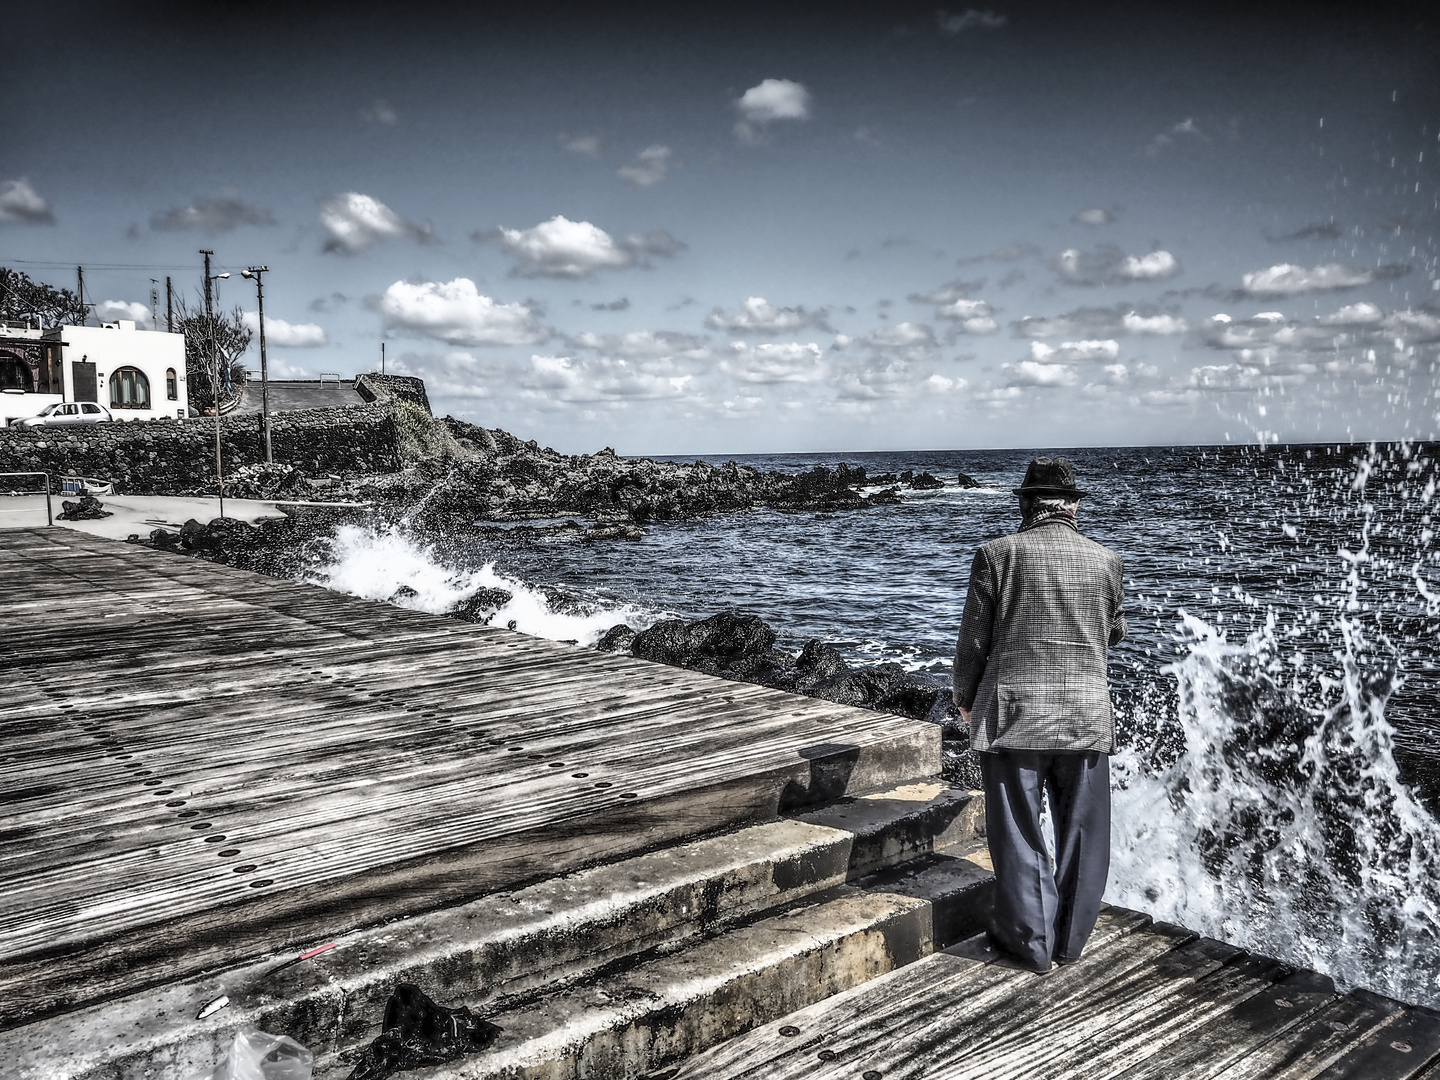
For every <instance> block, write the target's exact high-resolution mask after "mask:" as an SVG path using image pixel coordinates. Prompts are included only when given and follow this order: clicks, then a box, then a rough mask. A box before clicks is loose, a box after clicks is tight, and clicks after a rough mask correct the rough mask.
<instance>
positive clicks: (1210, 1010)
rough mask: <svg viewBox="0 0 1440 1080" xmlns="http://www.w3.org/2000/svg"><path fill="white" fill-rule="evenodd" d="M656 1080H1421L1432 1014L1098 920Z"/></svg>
mask: <svg viewBox="0 0 1440 1080" xmlns="http://www.w3.org/2000/svg"><path fill="white" fill-rule="evenodd" d="M661 1075H663V1076H664V1077H665V1078H666V1080H880V1078H884V1080H922V1078H923V1080H1122V1078H1123V1080H1211V1078H1215V1080H1220V1078H1223V1080H1413V1078H1420V1077H1423V1078H1424V1080H1436V1078H1440V1014H1437V1013H1435V1012H1433V1011H1431V1010H1428V1009H1421V1008H1416V1007H1407V1006H1404V1005H1402V1004H1401V1003H1399V1002H1396V1001H1391V1000H1390V999H1388V998H1382V997H1379V996H1377V995H1373V994H1367V993H1365V992H1364V991H1356V992H1353V993H1350V994H1347V995H1343V996H1341V995H1337V994H1336V992H1335V988H1334V985H1333V984H1332V983H1331V981H1330V980H1329V979H1328V978H1326V977H1325V976H1323V975H1318V974H1316V973H1315V972H1313V971H1297V970H1295V969H1293V968H1290V967H1287V966H1286V965H1284V964H1281V963H1279V962H1278V961H1276V960H1272V959H1269V958H1267V957H1263V956H1257V955H1253V954H1250V953H1246V952H1245V951H1244V950H1243V949H1237V948H1235V947H1234V946H1231V945H1226V944H1224V943H1222V942H1219V941H1214V940H1211V939H1209V938H1201V937H1197V936H1196V935H1195V934H1193V933H1191V932H1190V931H1188V930H1184V929H1182V928H1181V927H1178V926H1173V925H1169V924H1163V923H1152V922H1151V920H1150V918H1149V917H1148V916H1146V915H1143V914H1140V913H1138V912H1134V911H1126V910H1124V909H1122V908H1107V909H1106V910H1105V911H1104V912H1103V913H1102V914H1101V918H1100V924H1099V925H1098V926H1097V927H1096V931H1095V934H1094V935H1093V936H1092V938H1091V940H1090V943H1089V945H1088V946H1087V947H1086V950H1085V955H1084V956H1082V957H1081V959H1080V960H1079V961H1078V962H1076V963H1074V964H1070V965H1066V966H1063V967H1058V968H1054V969H1052V970H1051V971H1050V972H1048V973H1046V974H1045V975H1033V974H1031V973H1030V972H1028V971H1025V970H1023V969H1021V968H1019V967H1018V966H1016V965H1013V964H1011V963H1009V962H1008V961H1005V960H997V959H996V955H995V953H994V952H993V951H991V950H990V949H988V948H987V947H986V946H985V944H984V938H983V936H982V937H979V938H974V939H971V940H969V941H966V942H963V943H961V944H960V945H957V946H955V947H953V948H950V949H947V950H945V951H943V952H937V953H933V954H932V955H930V956H928V957H926V958H925V959H923V960H920V961H918V962H917V963H914V964H911V965H910V966H909V967H905V968H901V969H899V970H897V971H894V972H891V973H890V974H888V975H885V976H882V977H880V978H878V979H876V980H874V981H872V982H869V983H866V984H864V985H862V986H859V987H857V988H856V989H853V990H850V991H847V992H845V993H842V994H838V995H836V996H835V997H832V998H829V999H827V1000H825V1001H822V1002H820V1003H819V1004H816V1005H812V1006H810V1007H809V1008H806V1009H802V1010H801V1011H799V1012H796V1013H792V1014H791V1015H789V1016H787V1017H785V1018H784V1019H783V1020H779V1021H776V1022H775V1023H772V1024H768V1025H766V1026H764V1027H760V1028H756V1029H755V1030H753V1031H751V1032H749V1033H748V1034H746V1035H742V1036H740V1037H738V1038H736V1039H733V1040H731V1041H730V1042H728V1043H722V1044H721V1045H719V1046H717V1047H716V1048H715V1049H713V1050H711V1051H709V1052H707V1053H704V1054H701V1055H699V1056H697V1057H694V1058H692V1059H690V1060H689V1061H688V1062H686V1063H685V1064H684V1065H683V1066H682V1067H680V1068H678V1069H674V1070H666V1071H665V1072H664V1073H663V1074H661Z"/></svg>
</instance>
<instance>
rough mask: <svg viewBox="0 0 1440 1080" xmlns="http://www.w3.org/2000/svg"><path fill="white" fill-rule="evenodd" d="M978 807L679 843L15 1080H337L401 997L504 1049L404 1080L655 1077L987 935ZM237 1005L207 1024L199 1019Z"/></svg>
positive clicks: (959, 798)
mask: <svg viewBox="0 0 1440 1080" xmlns="http://www.w3.org/2000/svg"><path fill="white" fill-rule="evenodd" d="M982 828H983V806H982V800H981V797H980V796H979V795H978V794H977V793H973V792H966V791H961V790H958V789H954V788H950V787H948V786H945V785H943V784H941V783H939V782H937V781H935V780H933V779H924V780H918V781H915V782H912V783H907V784H902V785H899V786H897V787H894V788H891V789H890V790H887V791H882V792H878V793H874V794H870V795H864V796H861V797H858V798H846V799H842V800H840V801H838V802H835V803H832V804H830V805H827V806H824V807H822V808H820V809H818V810H812V811H810V812H807V813H803V814H799V815H796V816H793V817H788V818H783V819H781V820H778V821H771V822H766V823H762V824H758V825H751V826H749V827H745V828H741V829H738V830H734V831H730V832H726V833H722V834H719V835H715V836H710V837H706V838H701V839H697V840H692V841H689V842H685V843H680V844H675V845H671V846H668V847H664V848H661V849H659V850H656V851H652V852H650V853H648V854H643V855H639V856H635V857H631V858H627V859H623V860H620V861H617V862H612V863H608V864H605V865H602V866H598V867H593V868H591V869H587V870H582V871H579V872H576V873H570V874H565V875H562V876H557V877H555V878H551V879H549V880H545V881H542V882H539V883H537V884H534V885H531V886H529V887H526V888H522V889H517V890H513V891H508V892H503V893H495V894H491V895H489V896H486V897H483V898H481V899H479V900H475V901H472V902H470V903H467V904H464V905H461V906H457V907H452V908H447V909H444V910H441V911H436V912H431V913H428V914H425V915H420V916H415V917H411V918H406V919H400V920H397V921H395V922H391V923H389V924H387V925H384V926H382V927H378V928H372V929H368V930H363V931H357V932H355V933H351V934H348V935H345V936H343V937H340V938H337V939H336V940H335V941H334V942H333V943H332V942H297V943H295V946H296V947H295V950H294V954H293V955H298V954H299V953H301V952H302V951H304V950H308V949H309V948H313V947H317V946H319V945H326V944H333V945H334V947H333V948H331V949H329V950H328V951H326V952H324V953H323V954H320V955H317V956H315V957H314V958H313V959H309V960H305V961H302V962H300V963H295V964H291V965H290V966H287V967H285V968H283V969H281V970H276V967H277V959H279V960H283V959H284V957H280V958H271V959H269V960H267V961H266V962H265V963H263V964H252V965H249V966H246V967H242V968H235V969H231V970H227V971H223V972H219V973H212V974H209V975H206V976H202V977H197V978H193V979H189V980H186V981H183V982H176V983H172V984H169V985H167V986H165V987H162V988H160V989H159V990H155V991H150V992H147V993H144V994H137V995H133V996H131V997H128V998H123V999H120V1000H116V1001H111V1002H108V1003H106V1004H102V1005H97V1006H93V1007H90V1008H87V1009H84V1010H80V1011H77V1012H72V1013H67V1014H64V1015H62V1016H58V1017H53V1018H50V1019H48V1020H45V1021H41V1022H38V1023H34V1024H30V1025H27V1026H25V1027H22V1028H19V1029H16V1030H13V1031H9V1032H4V1033H0V1056H3V1058H4V1060H6V1062H7V1067H6V1075H7V1076H8V1075H14V1076H17V1077H20V1078H24V1080H38V1078H40V1077H56V1078H62V1077H63V1078H64V1080H82V1078H84V1080H100V1078H106V1080H112V1078H113V1080H122V1078H123V1080H139V1078H141V1077H144V1078H145V1080H161V1078H170V1077H173V1078H175V1080H185V1078H187V1077H190V1076H191V1075H193V1074H195V1073H197V1072H202V1071H205V1070H208V1069H209V1068H211V1067H212V1066H213V1064H214V1063H215V1062H217V1061H219V1060H220V1059H221V1058H222V1057H223V1055H224V1053H225V1050H226V1048H227V1047H228V1045H229V1043H230V1041H231V1039H232V1038H233V1036H234V1033H235V1031H237V1030H239V1029H241V1028H246V1027H253V1028H258V1029H260V1030H263V1031H268V1032H272V1033H276V1034H284V1035H289V1036H290V1037H292V1038H294V1039H296V1040H297V1041H299V1042H301V1043H303V1044H304V1045H306V1046H308V1047H310V1048H311V1050H312V1051H313V1052H314V1053H315V1056H316V1067H315V1076H316V1078H317V1080H332V1078H343V1077H345V1076H346V1075H348V1073H349V1071H350V1069H351V1068H352V1067H353V1065H354V1063H355V1061H356V1060H357V1058H358V1055H359V1054H360V1052H361V1051H362V1050H363V1048H364V1047H365V1045H366V1044H367V1043H368V1042H369V1041H370V1040H371V1039H372V1038H374V1037H375V1036H376V1035H378V1034H379V1032H380V1023H381V1016H382V1014H383V1011H384V1006H385V1002H386V1000H387V999H388V997H389V995H390V992H391V991H392V990H393V988H394V987H395V986H396V985H397V984H399V983H401V982H411V983H415V984H416V985H418V986H419V987H420V988H421V989H422V990H423V991H425V992H426V993H427V994H428V995H430V996H431V997H432V998H433V999H434V1000H435V1001H437V1002H439V1003H441V1004H445V1005H460V1004H464V1005H468V1006H469V1007H470V1008H471V1010H472V1011H474V1012H475V1013H476V1014H477V1015H480V1016H483V1017H484V1018H485V1019H486V1020H488V1021H490V1022H491V1023H493V1024H495V1025H497V1026H498V1027H499V1028H500V1029H501V1034H500V1036H499V1038H498V1040H497V1041H496V1042H495V1043H494V1045H492V1046H491V1047H490V1048H489V1049H487V1050H485V1051H483V1052H481V1053H478V1054H475V1055H472V1056H470V1057H466V1058H463V1059H461V1060H459V1061H456V1062H452V1063H450V1064H448V1065H443V1066H436V1067H433V1068H429V1069H420V1070H416V1071H414V1072H409V1073H405V1074H403V1075H404V1076H407V1077H415V1078H416V1080H420V1078H421V1077H429V1078H436V1080H438V1078H440V1077H444V1078H447V1080H448V1078H461V1077H464V1078H470V1080H482V1078H484V1080H491V1078H494V1080H499V1078H502V1077H503V1078H507V1080H509V1078H521V1077H524V1078H534V1080H541V1078H544V1080H552V1078H554V1080H559V1078H572V1077H573V1078H579V1077H605V1078H613V1080H638V1078H641V1077H657V1078H658V1077H659V1076H662V1075H664V1074H665V1072H666V1071H667V1070H668V1069H670V1068H671V1067H673V1066H674V1064H675V1063H677V1062H679V1061H681V1060H683V1059H684V1058H687V1057H689V1056H691V1055H694V1054H696V1053H698V1052H700V1051H703V1050H705V1049H706V1048H708V1047H711V1046H714V1045H716V1044H717V1043H719V1042H721V1041H723V1040H725V1039H729V1038H732V1037H734V1036H736V1035H739V1034H742V1033H744V1032H746V1031H749V1030H751V1029H753V1028H755V1027H757V1026H759V1025H763V1024H766V1023H768V1022H770V1021H773V1020H776V1019H778V1018H780V1017H783V1016H785V1015H787V1014H789V1013H791V1012H794V1011H795V1010H797V1009H803V1008H805V1007H806V1006H809V1005H812V1004H814V1003H816V1002H818V1001H821V1000H823V999H825V998H827V997H829V996H831V995H834V994H836V993H839V992H841V991H845V990H849V989H851V988H853V987H856V986H859V985H861V984H863V983H865V982H867V981H868V980H871V979H873V978H875V977H877V976H881V975H884V974H886V973H888V972H890V971H893V970H895V969H897V968H900V967H903V966H905V965H907V964H910V963H913V962H915V961H917V960H920V959H922V958H923V957H926V956H928V955H930V954H931V953H933V952H935V951H936V950H937V949H940V948H944V947H945V946H948V945H950V944H952V943H954V942H955V941H958V940H960V939H961V938H962V937H965V936H967V935H969V934H973V933H975V932H976V930H977V929H979V927H980V924H981V921H982V920H983V917H984V911H985V907H986V905H987V903H988V897H989V885H990V874H989V871H988V869H987V867H988V861H987V857H986V855H985V848H984V841H983V839H982V838H981V832H982ZM222 996H223V997H224V998H226V999H227V1002H228V1003H227V1004H226V1005H225V1006H224V1007H223V1008H220V1009H218V1010H216V1011H214V1012H213V1013H212V1014H211V1015H209V1016H207V1017H206V1018H205V1019H203V1020H201V1019H197V1017H198V1016H199V1014H200V1013H201V1012H202V1011H203V1010H205V1007H206V1006H207V1004H210V1003H212V1002H214V1001H216V1000H217V999H219V998H221V997H222Z"/></svg>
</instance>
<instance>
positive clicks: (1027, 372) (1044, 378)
mask: <svg viewBox="0 0 1440 1080" xmlns="http://www.w3.org/2000/svg"><path fill="white" fill-rule="evenodd" d="M1000 367H1001V370H1002V371H1009V372H1010V373H1011V375H1010V379H1009V381H1008V382H1007V383H1006V384H1005V385H1006V386H1009V387H1017V386H1044V387H1051V386H1074V385H1076V384H1077V383H1078V382H1079V381H1080V373H1079V372H1078V371H1076V370H1075V369H1074V368H1073V367H1071V366H1070V365H1069V364H1046V363H1041V362H1039V361H1037V360H1020V361H1017V362H1016V363H1014V364H1001V365H1000Z"/></svg>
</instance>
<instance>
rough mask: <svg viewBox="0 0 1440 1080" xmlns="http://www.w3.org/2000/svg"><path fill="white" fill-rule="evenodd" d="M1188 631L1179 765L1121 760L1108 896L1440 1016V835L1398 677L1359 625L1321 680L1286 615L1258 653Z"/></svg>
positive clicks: (1201, 626) (1178, 716) (1145, 758)
mask: <svg viewBox="0 0 1440 1080" xmlns="http://www.w3.org/2000/svg"><path fill="white" fill-rule="evenodd" d="M1184 625H1185V634H1186V635H1187V636H1188V638H1189V649H1188V654H1187V655H1185V656H1184V657H1183V658H1182V659H1181V660H1180V661H1179V662H1177V663H1175V664H1173V665H1171V667H1170V668H1169V673H1170V674H1171V675H1173V676H1174V678H1175V679H1176V680H1177V683H1178V689H1179V696H1178V708H1177V709H1176V711H1175V715H1174V717H1173V718H1171V719H1172V721H1173V723H1174V724H1178V728H1179V734H1180V736H1181V741H1180V743H1179V749H1178V751H1176V752H1175V753H1171V754H1165V753H1163V752H1161V753H1158V754H1157V753H1156V750H1155V747H1154V746H1151V747H1143V748H1141V747H1130V748H1127V749H1126V750H1124V751H1122V752H1121V753H1119V754H1117V755H1116V757H1115V759H1114V762H1113V765H1114V770H1115V772H1114V776H1113V778H1112V780H1113V782H1114V784H1115V785H1116V791H1115V802H1114V846H1113V857H1112V865H1111V872H1110V883H1109V890H1108V892H1107V894H1106V899H1107V900H1109V901H1110V902H1112V903H1117V904H1121V905H1123V906H1126V907H1132V908H1138V909H1140V910H1143V911H1146V912H1148V913H1150V914H1151V915H1153V916H1154V917H1155V918H1157V919H1166V920H1169V921H1172V922H1177V923H1180V924H1182V925H1184V926H1187V927H1190V928H1192V929H1194V930H1198V931H1200V932H1202V933H1205V934H1208V935H1210V936H1212V937H1217V938H1220V939H1222V940H1225V941H1228V942H1231V943H1233V944H1236V945H1241V946H1244V947H1246V948H1249V949H1252V950H1255V951H1257V952H1261V953H1264V954H1267V955H1272V956H1275V957H1278V958H1280V959H1283V960H1286V961H1288V962H1290V963H1293V964H1296V965H1297V966H1301V967H1308V968H1314V969H1316V970H1319V971H1322V972H1324V973H1326V974H1328V975H1330V976H1331V977H1332V978H1334V979H1335V980H1336V982H1337V983H1339V984H1340V985H1341V986H1342V987H1349V986H1355V985H1361V986H1366V987H1368V988H1370V989H1373V990H1376V991H1379V992H1381V993H1384V994H1388V995H1390V996H1392V997H1396V998H1400V999H1402V1000H1405V1001H1411V1002H1418V1003H1421V1004H1428V1005H1431V1006H1434V1005H1437V1004H1440V825H1437V823H1436V821H1435V820H1434V818H1432V817H1431V816H1430V815H1429V814H1428V813H1427V812H1426V810H1425V809H1424V807H1422V806H1421V805H1420V804H1419V803H1418V802H1417V801H1416V800H1415V798H1414V797H1413V796H1412V795H1411V793H1410V792H1409V790H1408V789H1407V788H1406V787H1405V785H1404V784H1403V783H1402V782H1401V779H1400V775H1399V771H1398V769H1397V768H1396V764H1395V759H1394V756H1393V754H1392V751H1391V748H1392V743H1393V737H1394V731H1393V729H1392V728H1391V726H1390V724H1389V723H1388V722H1387V721H1386V719H1385V701H1386V698H1387V696H1388V695H1389V693H1390V690H1391V687H1392V685H1393V683H1392V678H1391V676H1392V675H1393V668H1391V669H1390V670H1388V671H1387V670H1383V665H1382V666H1381V668H1377V667H1376V660H1375V656H1376V653H1375V652H1374V651H1372V650H1370V649H1369V648H1368V647H1367V643H1366V642H1365V641H1363V639H1362V637H1361V631H1360V629H1359V627H1358V626H1357V625H1356V624H1355V623H1354V622H1352V621H1350V620H1349V619H1348V618H1347V617H1346V616H1344V615H1341V616H1339V617H1338V630H1339V637H1340V640H1341V641H1342V643H1343V645H1342V647H1341V648H1340V649H1338V650H1336V652H1335V654H1334V655H1333V657H1332V658H1329V665H1328V666H1329V667H1330V668H1331V670H1330V671H1328V672H1326V673H1322V674H1320V675H1319V676H1318V677H1315V678H1311V679H1302V677H1301V675H1300V670H1301V668H1302V663H1301V662H1300V661H1298V660H1297V654H1296V653H1295V652H1293V648H1294V646H1293V643H1291V644H1290V645H1288V646H1286V645H1285V644H1284V636H1285V635H1283V634H1277V632H1276V628H1275V625H1274V620H1273V619H1272V620H1271V621H1270V623H1269V625H1267V626H1266V627H1265V628H1264V629H1263V630H1260V631H1257V632H1256V633H1254V634H1252V635H1250V637H1249V638H1248V639H1247V640H1246V641H1245V642H1244V643H1243V644H1233V643H1229V642H1227V641H1226V640H1225V638H1224V636H1223V635H1222V634H1221V633H1220V632H1219V631H1218V630H1217V629H1215V628H1214V627H1212V626H1210V625H1208V624H1207V623H1205V622H1203V621H1202V620H1200V619H1197V618H1195V617H1193V616H1186V617H1185V620H1184ZM1171 734H1172V737H1173V734H1174V732H1173V730H1172V732H1171Z"/></svg>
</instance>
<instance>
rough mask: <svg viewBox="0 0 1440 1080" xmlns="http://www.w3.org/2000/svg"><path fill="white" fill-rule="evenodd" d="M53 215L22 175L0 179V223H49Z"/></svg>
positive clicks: (46, 203) (53, 219)
mask: <svg viewBox="0 0 1440 1080" xmlns="http://www.w3.org/2000/svg"><path fill="white" fill-rule="evenodd" d="M54 221H55V215H54V214H53V213H52V212H51V210H50V204H49V203H48V202H46V201H45V200H44V199H42V198H41V197H40V195H39V193H38V192H37V191H36V190H35V189H34V188H33V187H31V186H30V181H29V180H26V179H25V178H24V177H23V176H22V177H20V178H19V179H16V180H0V225H51V224H53V223H54Z"/></svg>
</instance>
